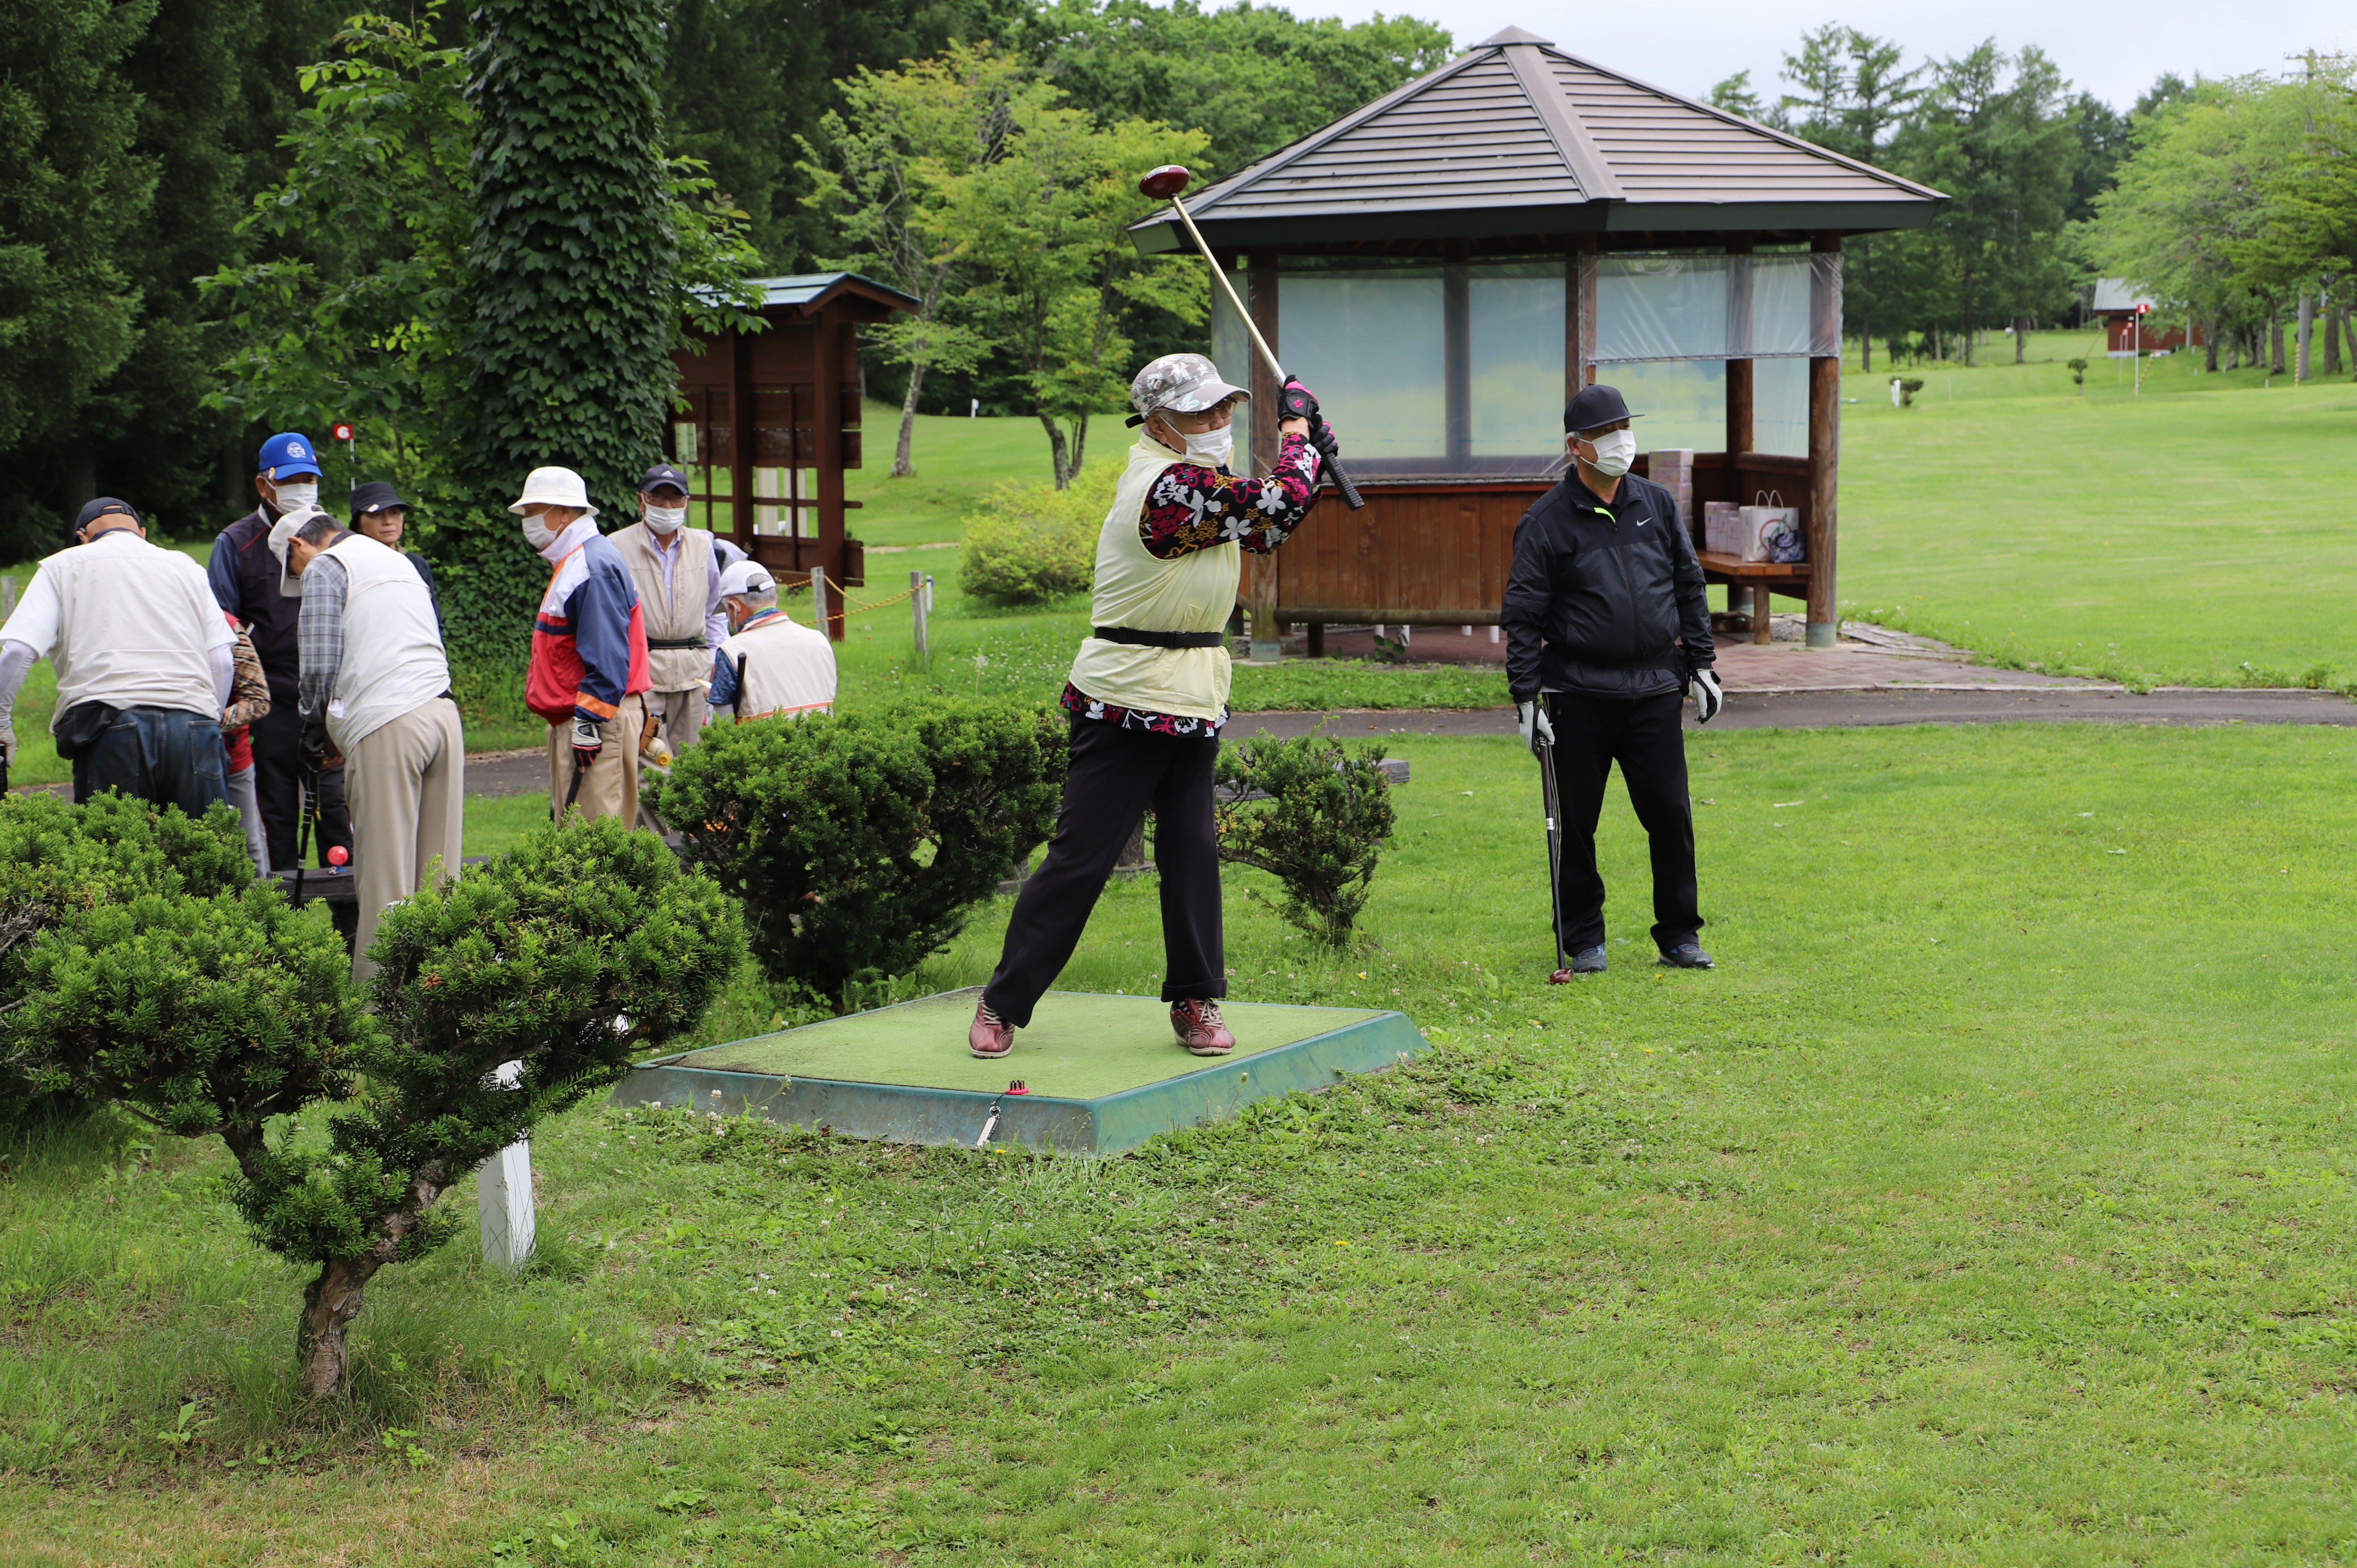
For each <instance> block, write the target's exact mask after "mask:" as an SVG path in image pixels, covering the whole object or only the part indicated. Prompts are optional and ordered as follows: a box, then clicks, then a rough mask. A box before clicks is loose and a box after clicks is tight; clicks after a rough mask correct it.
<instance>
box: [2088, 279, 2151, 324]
mask: <svg viewBox="0 0 2357 1568" xmlns="http://www.w3.org/2000/svg"><path fill="white" fill-rule="evenodd" d="M2152 303H2153V297H2152V295H2148V294H2147V293H2145V292H2144V291H2143V290H2142V289H2139V288H2137V287H2136V285H2133V284H2131V283H2129V282H2128V280H2127V279H2126V278H2097V279H2096V280H2095V300H2094V303H2093V305H2092V306H2089V308H2090V309H2092V310H2093V311H2095V312H2096V313H2097V314H2098V315H2118V314H2121V313H2123V312H2132V311H2134V310H2135V309H2136V306H2139V305H2143V306H2149V305H2151V304H2152Z"/></svg>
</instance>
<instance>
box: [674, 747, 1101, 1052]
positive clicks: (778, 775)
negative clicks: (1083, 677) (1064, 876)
mask: <svg viewBox="0 0 2357 1568" xmlns="http://www.w3.org/2000/svg"><path fill="white" fill-rule="evenodd" d="M1066 727H1067V720H1066V719H1065V717H1064V715H1063V714H1060V713H1059V712H1056V711H1054V710H1053V709H1050V708H1049V707H1047V706H1045V705H1041V706H1038V707H1033V708H1020V707H1014V706H1010V705H1007V704H1004V703H983V702H971V701H958V700H949V701H942V702H935V703H923V704H916V703H911V704H908V705H902V706H893V707H886V708H879V709H871V710H867V711H865V712H861V713H856V714H843V713H837V714H826V715H822V716H817V717H813V718H807V719H799V720H798V719H763V720H760V721H759V722H758V723H754V724H748V725H717V726H715V727H714V728H712V729H709V730H706V731H705V734H704V738H703V739H701V740H699V741H698V742H697V743H696V744H695V746H694V747H693V748H692V749H690V750H689V751H687V752H685V753H683V754H682V755H681V757H680V758H679V760H678V761H677V762H675V763H673V766H672V770H671V778H670V779H669V780H668V781H667V782H665V783H664V784H663V785H662V790H661V795H660V799H659V800H658V802H657V804H656V810H657V811H661V812H662V816H663V820H664V821H666V822H670V823H671V824H673V826H674V827H676V828H678V829H679V830H680V832H681V835H682V837H683V840H684V841H685V848H686V854H687V859H688V862H689V864H691V865H697V866H701V867H703V868H704V869H705V870H706V871H709V872H710V873H711V874H712V875H713V877H714V878H715V879H716V881H717V882H718V883H719V884H720V886H723V887H725V888H726V889H727V890H728V891H730V892H731V893H734V894H736V895H737V897H740V898H741V899H743V900H744V904H745V917H746V924H747V926H748V929H749V931H750V935H751V938H752V944H753V953H754V956H755V957H756V958H758V959H759V960H760V961H761V966H762V968H763V970H764V971H765V972H767V973H768V974H769V977H770V980H771V981H772V982H774V983H778V984H780V985H784V986H788V987H791V988H798V989H799V990H800V991H801V992H802V993H807V994H809V995H811V996H813V997H815V998H818V999H821V1000H823V1001H826V1002H829V1003H830V1004H841V1005H844V1006H845V1008H846V1009H847V1007H848V1001H847V988H848V987H849V986H850V984H851V983H852V982H853V981H854V980H855V979H861V978H865V977H869V976H877V975H881V976H892V975H900V974H905V973H907V972H909V971H911V970H913V969H915V968H916V967H917V965H918V964H919V963H920V962H922V961H924V959H925V958H926V957H927V956H928V955H929V954H931V953H934V952H938V951H939V950H941V949H942V946H943V945H944V944H946V943H947V942H948V941H949V940H950V939H951V938H952V937H954V936H956V935H957V933H958V932H959V931H960V930H962V929H963V928H964V925H965V920H966V916H967V913H968V911H969V910H970V909H971V908H973V906H974V904H976V903H977V902H979V901H980V900H982V899H984V898H986V897H990V895H991V893H992V891H993V890H994V889H995V888H996V886H997V885H998V883H999V882H1000V881H1001V880H1002V879H1003V878H1005V877H1006V875H1008V874H1009V873H1010V872H1011V871H1012V869H1013V868H1014V865H1015V864H1016V862H1017V861H1018V860H1019V859H1021V858H1022V857H1023V856H1024V855H1026V854H1029V853H1030V852H1031V850H1032V849H1033V848H1034V847H1035V846H1036V845H1038V844H1039V843H1040V841H1042V840H1043V839H1045V838H1046V837H1047V836H1048V835H1049V833H1050V832H1053V831H1054V830H1055V822H1056V807H1057V803H1058V801H1059V800H1060V799H1061V797H1062V793H1063V787H1064V768H1065V760H1066V758H1065V747H1064V734H1065V730H1066Z"/></svg>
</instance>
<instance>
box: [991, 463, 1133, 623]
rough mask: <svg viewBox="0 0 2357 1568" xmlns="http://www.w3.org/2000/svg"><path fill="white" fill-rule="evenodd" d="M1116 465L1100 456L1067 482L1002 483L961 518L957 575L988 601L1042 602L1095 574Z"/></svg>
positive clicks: (1080, 588) (1080, 589) (1080, 586)
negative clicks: (1058, 486)
mask: <svg viewBox="0 0 2357 1568" xmlns="http://www.w3.org/2000/svg"><path fill="white" fill-rule="evenodd" d="M1120 478H1121V469H1120V467H1117V466H1114V465H1112V464H1106V463H1099V464H1098V465H1097V466H1096V467H1093V468H1091V469H1089V470H1088V471H1087V472H1085V473H1084V474H1083V475H1082V477H1081V478H1079V479H1077V480H1075V481H1074V482H1073V484H1072V488H1071V489H1068V490H1060V489H1056V487H1055V486H1053V485H1001V486H999V487H998V489H996V490H995V491H993V492H992V494H991V497H990V499H988V500H987V501H985V503H984V505H983V510H980V511H978V512H976V513H974V515H973V516H971V517H969V518H967V519H966V524H965V551H964V554H963V557H962V564H961V568H960V575H959V581H960V582H961V583H963V585H964V587H965V591H966V593H967V594H968V595H969V596H972V597H974V598H977V599H980V600H981V601H982V602H983V603H985V604H990V605H1005V606H1018V605H1044V604H1048V603H1049V602H1051V601H1053V600H1056V599H1060V598H1063V597H1064V596H1067V595H1070V594H1078V593H1084V592H1086V591H1087V590H1088V587H1089V585H1090V584H1092V582H1094V581H1095V580H1096V568H1097V534H1098V533H1099V532H1100V531H1101V530H1103V527H1104V519H1105V512H1106V511H1107V510H1109V509H1111V507H1112V506H1113V491H1114V485H1115V484H1116V483H1117V482H1118V481H1119V480H1120Z"/></svg>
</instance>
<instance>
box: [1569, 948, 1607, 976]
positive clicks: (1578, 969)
mask: <svg viewBox="0 0 2357 1568" xmlns="http://www.w3.org/2000/svg"><path fill="white" fill-rule="evenodd" d="M1571 972H1572V973H1574V974H1602V973H1603V972H1604V944H1603V943H1601V942H1598V943H1597V944H1596V946H1594V947H1592V948H1582V949H1580V950H1578V951H1577V952H1576V953H1574V954H1572V955H1571Z"/></svg>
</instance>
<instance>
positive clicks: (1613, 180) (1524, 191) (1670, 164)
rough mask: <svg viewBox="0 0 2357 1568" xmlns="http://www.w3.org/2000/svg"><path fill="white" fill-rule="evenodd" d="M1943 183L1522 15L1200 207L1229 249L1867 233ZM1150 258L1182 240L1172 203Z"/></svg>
mask: <svg viewBox="0 0 2357 1568" xmlns="http://www.w3.org/2000/svg"><path fill="white" fill-rule="evenodd" d="M1946 199H1947V198H1946V197H1944V196H1943V195H1942V194H1941V193H1940V192H1938V191H1936V190H1933V189H1932V188H1929V187H1927V186H1921V185H1917V184H1915V183H1914V182H1913V181H1911V180H1905V179H1901V178H1900V177H1898V176H1897V175H1894V174H1889V173H1886V172H1885V171H1883V170H1881V169H1878V168H1876V167H1874V166H1872V165H1870V164H1864V163H1860V162H1858V161H1857V159H1855V158H1847V157H1844V156H1841V155H1840V154H1838V153H1832V152H1827V151H1826V150H1825V149H1824V148H1823V147H1820V146H1816V145H1813V144H1811V143H1808V142H1804V141H1802V140H1801V139H1800V138H1799V137H1797V136H1791V135H1787V134H1784V133H1783V132H1781V131H1775V130H1770V128H1769V127H1767V126H1765V125H1760V124H1754V123H1753V122H1751V121H1749V120H1746V119H1743V118H1742V117H1740V116H1739V115H1735V114H1729V113H1725V112H1724V111H1722V110H1718V109H1714V108H1712V107H1710V106H1709V105H1708V104H1706V103H1697V102H1695V101H1694V100H1692V99H1689V98H1681V97H1679V96H1678V95H1677V94H1676V93H1674V92H1667V91H1663V90H1662V89H1661V88H1658V87H1653V86H1650V85H1648V84H1646V83H1644V82H1641V81H1636V80H1635V79H1633V78H1631V77H1627V76H1622V75H1620V73H1619V72H1617V71H1612V70H1606V69H1605V68H1604V67H1602V66H1600V65H1597V64H1595V63H1593V62H1592V61H1589V60H1585V59H1580V58H1578V57H1577V56H1576V55H1571V54H1567V53H1566V52H1565V51H1563V50H1562V49H1559V48H1556V47H1555V45H1554V44H1552V43H1550V42H1548V41H1547V40H1546V39H1544V38H1539V37H1538V36H1537V35H1535V34H1533V33H1527V32H1524V31H1523V29H1521V28H1520V27H1509V28H1507V29H1506V30H1505V31H1504V32H1502V33H1500V34H1498V35H1497V36H1496V37H1494V38H1486V39H1484V40H1482V42H1480V44H1477V45H1475V46H1474V48H1472V49H1471V50H1470V51H1469V52H1468V53H1466V54H1463V55H1460V56H1458V58H1457V59H1453V60H1451V61H1449V62H1448V64H1447V65H1444V66H1442V67H1441V68H1440V69H1439V70H1436V71H1433V72H1432V73H1431V74H1429V75H1427V76H1424V77H1421V78H1419V79H1417V80H1416V81H1411V82H1409V83H1408V84H1407V85H1406V86H1405V87H1402V88H1400V89H1399V90H1398V91H1394V92H1392V93H1389V94H1387V95H1386V96H1384V97H1382V98H1379V99H1377V100H1376V101H1375V102H1372V103H1370V104H1368V105H1367V106H1366V107H1365V108H1363V109H1361V110H1359V111H1357V112H1356V113H1351V114H1347V115H1345V116H1343V117H1342V118H1341V119H1340V120H1337V121H1336V122H1335V123H1334V124H1331V125H1329V126H1327V127H1326V128H1325V129H1324V130H1321V131H1318V132H1316V133H1314V134H1310V135H1308V136H1306V137H1304V138H1302V139H1301V140H1300V141H1298V142H1296V143H1294V144H1293V145H1291V146H1288V147H1284V148H1281V149H1279V150H1278V151H1276V152H1275V153H1272V154H1271V155H1269V156H1267V157H1265V158H1263V159H1261V160H1260V161H1259V162H1258V163H1256V164H1254V165H1252V166H1249V167H1247V168H1245V169H1243V170H1242V171H1240V172H1238V173H1236V174H1233V175H1231V176H1229V177H1227V178H1225V179H1223V180H1221V181H1219V182H1217V183H1216V184H1213V185H1211V186H1209V187H1206V188H1204V190H1203V192H1202V194H1201V195H1200V197H1198V198H1196V199H1194V200H1192V201H1190V202H1189V203H1188V210H1189V212H1191V213H1192V214H1193V215H1194V218H1195V221H1196V224H1197V226H1198V227H1200V229H1201V230H1202V231H1203V235H1204V238H1205V239H1207V240H1209V241H1210V242H1211V243H1212V244H1214V245H1218V246H1222V247H1242V246H1247V245H1276V246H1284V245H1303V244H1317V243H1325V242H1352V241H1383V240H1392V241H1400V240H1424V239H1478V238H1482V237H1486V236H1497V235H1521V234H1533V235H1535V234H1554V233H1613V232H1626V233H1631V234H1636V233H1647V234H1653V235H1658V236H1663V237H1667V236H1670V235H1675V234H1693V233H1696V232H1700V231H1707V232H1711V233H1731V232H1746V233H1760V232H1773V231H1784V232H1792V233H1822V232H1826V231H1834V232H1840V233H1863V232H1871V231H1878V230H1887V229H1914V228H1921V226H1923V225H1924V224H1926V223H1928V222H1930V221H1931V219H1932V212H1933V211H1934V210H1935V209H1937V208H1938V207H1939V205H1940V203H1942V202H1943V201H1945V200H1946ZM1130 233H1131V235H1132V237H1133V238H1134V239H1135V242H1136V244H1137V247H1138V249H1139V250H1141V251H1143V252H1147V253H1149V254H1151V253H1156V252H1167V251H1175V250H1178V249H1180V248H1181V247H1183V246H1185V245H1186V244H1187V243H1188V241H1187V236H1186V231H1184V230H1183V229H1182V228H1181V227H1180V226H1179V220H1178V217H1177V215H1176V214H1175V213H1173V212H1171V211H1169V210H1168V209H1165V210H1163V211H1161V212H1158V213H1157V214H1155V215H1154V216H1153V217H1151V218H1149V219H1147V220H1145V221H1144V222H1141V223H1138V224H1135V225H1134V226H1133V227H1132V229H1131V231H1130Z"/></svg>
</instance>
